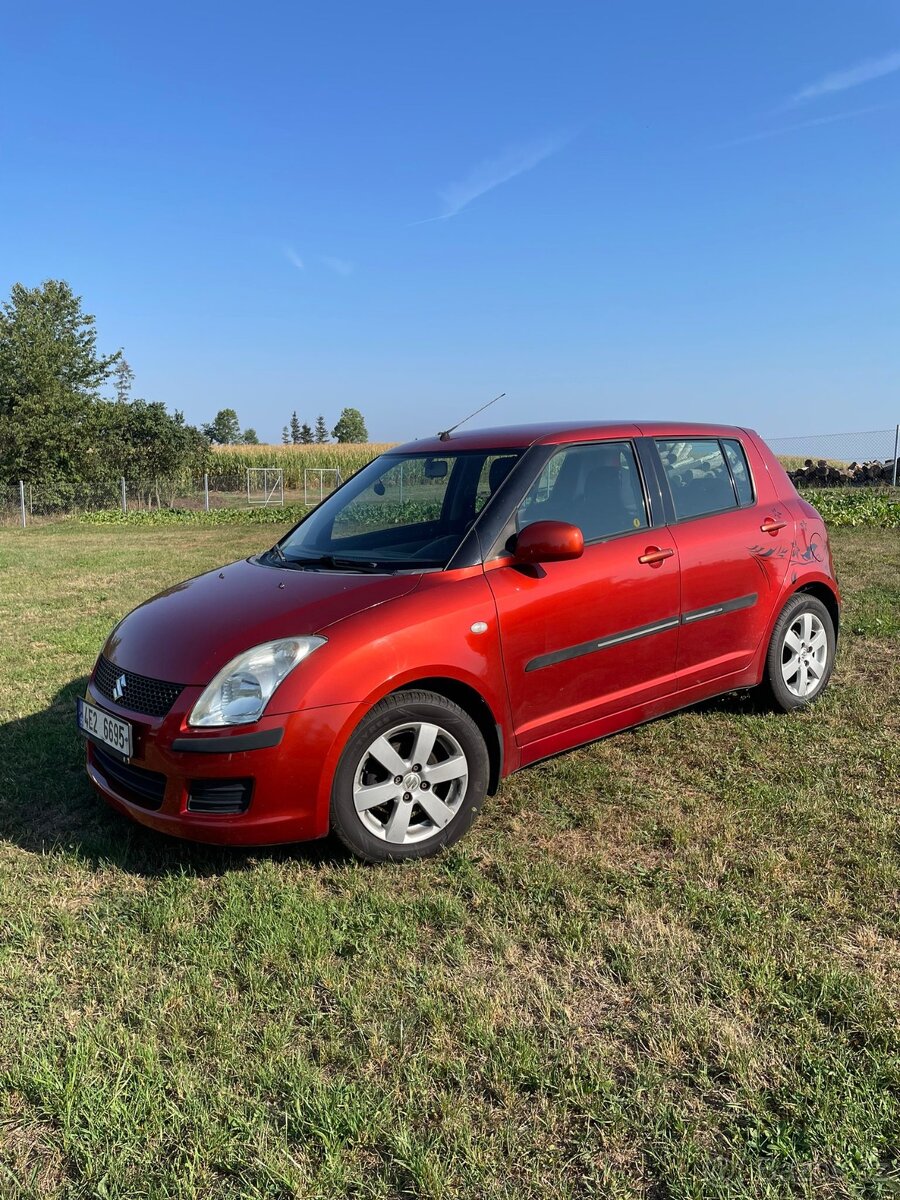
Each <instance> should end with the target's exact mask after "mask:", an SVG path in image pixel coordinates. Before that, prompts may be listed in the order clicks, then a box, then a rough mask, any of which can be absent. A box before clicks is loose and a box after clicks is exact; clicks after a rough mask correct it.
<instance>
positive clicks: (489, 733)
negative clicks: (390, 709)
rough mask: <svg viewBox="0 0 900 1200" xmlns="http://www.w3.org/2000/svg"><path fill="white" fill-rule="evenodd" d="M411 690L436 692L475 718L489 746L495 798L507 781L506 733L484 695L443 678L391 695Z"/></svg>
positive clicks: (428, 678)
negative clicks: (504, 763) (504, 769)
mask: <svg viewBox="0 0 900 1200" xmlns="http://www.w3.org/2000/svg"><path fill="white" fill-rule="evenodd" d="M408 691H425V692H435V693H436V694H437V695H439V696H444V697H445V698H446V699H447V700H451V701H452V702H453V703H454V704H458V705H459V707H460V708H461V709H462V710H463V712H465V713H467V714H468V715H469V716H470V717H471V718H472V720H473V721H474V722H475V724H476V725H477V726H478V729H479V732H480V733H481V736H482V737H483V738H484V743H485V745H486V746H487V751H488V758H489V760H490V779H489V782H488V795H489V796H495V795H496V794H497V791H498V790H499V788H500V780H501V779H502V778H503V751H504V746H503V730H502V728H501V726H500V723H499V721H498V720H497V718H496V716H495V715H494V713H493V710H492V709H491V706H490V704H488V702H487V700H485V698H484V696H482V694H481V693H480V692H479V691H477V690H476V689H475V688H473V687H470V686H469V684H467V683H462V682H461V681H460V680H458V679H450V678H448V677H446V676H440V675H439V676H424V677H423V678H421V679H414V680H411V681H410V682H409V683H404V684H403V685H402V686H401V687H399V688H395V689H394V691H393V692H389V693H388V694H389V695H395V694H396V693H397V692H408Z"/></svg>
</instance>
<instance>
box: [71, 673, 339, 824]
mask: <svg viewBox="0 0 900 1200" xmlns="http://www.w3.org/2000/svg"><path fill="white" fill-rule="evenodd" d="M201 691H202V688H192V687H187V688H185V689H184V691H183V692H182V694H181V696H179V698H178V700H177V701H176V704H175V706H174V707H173V709H172V710H171V711H170V712H169V713H168V714H167V715H166V716H165V717H162V718H154V717H147V716H144V715H142V714H140V713H135V712H131V711H130V710H128V709H126V708H122V707H121V706H119V705H117V704H114V703H113V702H112V701H110V700H108V699H107V698H106V697H105V696H102V695H100V693H99V692H98V691H96V690H95V689H94V687H93V685H92V684H89V685H88V689H87V693H86V698H87V699H88V700H89V701H90V703H92V704H95V705H96V706H97V707H98V708H102V709H105V710H106V711H107V712H110V713H113V714H114V715H115V716H119V717H123V718H124V719H125V720H127V721H130V722H131V725H132V729H133V735H134V746H133V754H132V757H131V759H130V760H129V762H128V764H121V763H120V762H119V761H117V760H115V759H114V758H113V759H112V760H110V758H109V756H108V755H107V754H105V753H104V751H103V750H102V749H99V750H98V748H97V747H96V746H95V745H94V743H93V742H90V741H88V743H87V773H88V777H89V779H90V781H91V783H92V784H93V785H94V787H95V788H96V789H97V791H98V792H99V793H100V794H101V795H102V796H103V797H104V799H105V800H106V801H107V802H108V803H109V804H110V805H112V807H113V808H115V809H117V810H118V811H119V812H122V813H124V814H125V815H126V816H129V817H131V818H132V820H134V821H138V822H139V823H140V824H141V825H146V826H148V827H149V828H151V829H156V830H158V831H159V832H160V833H168V834H171V835H173V836H175V837H180V838H188V839H190V840H192V841H198V842H212V843H215V844H219V845H232V846H263V845H274V844H276V843H280V842H300V841H308V840H310V839H311V838H318V837H323V836H324V835H325V834H326V833H327V832H328V810H329V803H330V797H331V781H332V778H333V775H334V770H335V768H336V766H337V762H338V759H339V757H340V752H341V750H342V749H343V746H344V743H345V741H346V737H347V736H348V734H349V730H350V729H351V728H352V724H353V718H354V714H355V712H356V707H357V706H356V705H354V704H337V705H329V706H328V707H324V708H313V709H307V710H304V711H302V712H295V713H288V714H281V715H273V716H264V717H263V718H262V719H261V720H260V721H259V722H257V723H256V724H255V725H249V726H244V727H241V728H240V729H232V728H228V729H222V730H197V729H191V728H190V727H189V726H188V725H187V714H188V713H189V712H190V711H191V709H192V707H193V705H194V703H195V701H196V700H197V698H198V697H199V695H200V693H201ZM217 743H218V744H217ZM248 745H250V746H252V747H253V748H247V747H248ZM236 747H237V748H236ZM123 766H124V769H123ZM151 776H152V778H151ZM198 781H208V782H211V781H221V782H222V784H225V783H226V782H227V781H241V782H242V783H245V784H249V789H248V792H249V804H248V806H247V808H246V811H244V812H240V813H234V814H230V815H221V814H217V813H211V812H198V811H193V812H192V811H190V809H189V807H188V804H189V801H190V796H191V791H192V785H195V786H194V789H193V790H194V793H195V795H196V793H197V790H198V789H197V787H196V784H197V783H198Z"/></svg>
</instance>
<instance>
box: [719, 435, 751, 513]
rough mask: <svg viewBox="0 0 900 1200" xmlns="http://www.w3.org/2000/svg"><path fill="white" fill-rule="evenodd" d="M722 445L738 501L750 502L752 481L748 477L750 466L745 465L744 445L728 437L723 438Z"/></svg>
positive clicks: (742, 502)
mask: <svg viewBox="0 0 900 1200" xmlns="http://www.w3.org/2000/svg"><path fill="white" fill-rule="evenodd" d="M722 446H723V447H724V450H725V457H726V458H727V459H728V465H729V466H730V467H731V476H732V478H733V479H734V486H735V488H736V489H737V495H738V502H739V503H740V504H742V505H743V504H752V503H753V483H752V481H751V479H750V468H749V467H748V465H747V455H746V453H745V451H744V447H743V446H742V445H741V443H740V442H738V441H733V440H732V439H730V438H727V439H725V440H724V441H723V442H722Z"/></svg>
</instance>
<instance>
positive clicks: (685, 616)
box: [525, 592, 759, 671]
mask: <svg viewBox="0 0 900 1200" xmlns="http://www.w3.org/2000/svg"><path fill="white" fill-rule="evenodd" d="M758 599H759V596H758V595H757V593H756V592H751V593H750V594H749V595H747V596H738V597H737V598H736V599H735V600H723V601H722V603H721V604H714V605H710V606H709V607H708V608H695V609H693V610H692V611H691V612H686V613H682V614H681V616H680V617H667V618H666V619H665V620H664V621H653V622H652V623H651V624H649V625H636V626H635V627H634V628H633V629H623V630H622V632H621V633H613V634H610V635H609V636H608V637H603V638H597V639H595V640H593V641H590V642H579V644H578V645H577V646H565V647H564V648H563V649H562V650H553V651H551V652H550V653H549V654H539V655H538V656H537V658H532V659H531V660H530V662H527V663H526V664H525V670H526V671H541V670H543V669H544V667H555V666H556V665H557V663H561V662H568V661H569V659H572V658H581V657H582V656H583V655H585V654H596V653H597V652H598V651H600V650H607V649H608V648H609V647H610V646H619V645H621V643H622V642H633V641H635V640H636V639H637V638H642V637H651V636H652V635H653V634H655V633H663V632H664V631H665V630H667V629H674V628H675V627H676V626H677V625H693V624H694V622H695V621H705V620H706V619H707V618H708V617H720V616H722V615H723V613H730V612H738V611H739V610H740V609H742V608H752V607H753V605H754V604H755V603H756V602H757V600H758Z"/></svg>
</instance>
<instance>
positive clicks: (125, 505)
mask: <svg viewBox="0 0 900 1200" xmlns="http://www.w3.org/2000/svg"><path fill="white" fill-rule="evenodd" d="M119 483H120V484H121V485H122V512H128V501H127V500H126V498H125V476H124V475H123V476H122V478H121V479H120V480H119Z"/></svg>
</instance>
